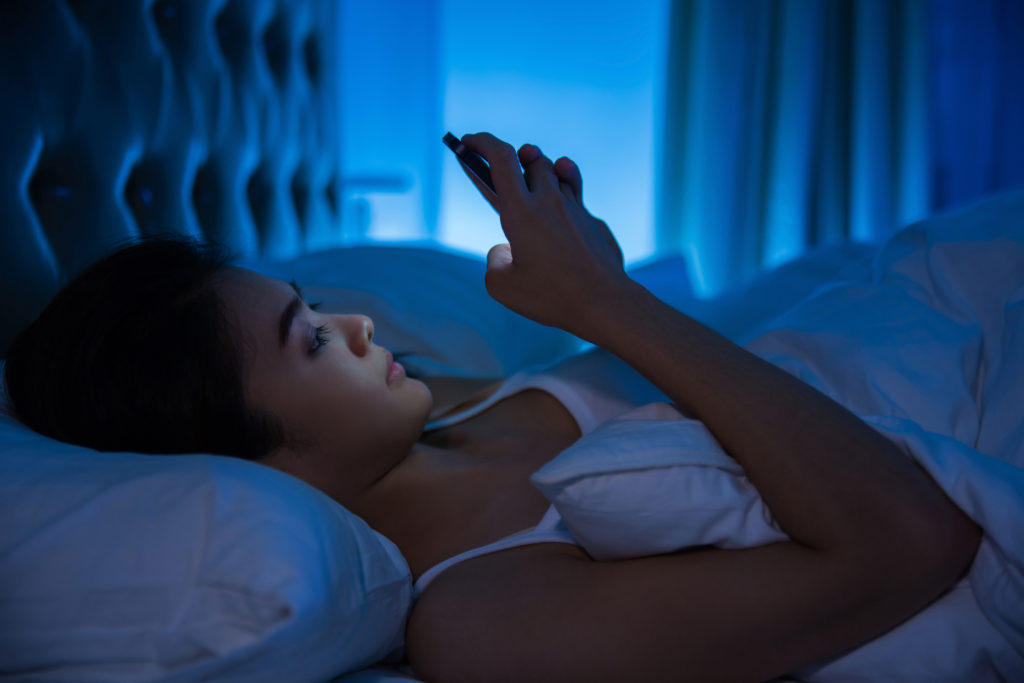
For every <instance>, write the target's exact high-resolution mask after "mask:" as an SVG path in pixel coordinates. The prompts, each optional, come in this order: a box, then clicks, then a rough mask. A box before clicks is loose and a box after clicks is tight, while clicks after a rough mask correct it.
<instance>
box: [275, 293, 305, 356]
mask: <svg viewBox="0 0 1024 683" xmlns="http://www.w3.org/2000/svg"><path fill="white" fill-rule="evenodd" d="M288 286H289V287H291V288H292V291H294V292H295V296H293V297H292V300H291V301H289V302H288V305H287V306H285V307H284V310H283V311H281V318H280V320H279V321H278V323H277V336H278V342H277V343H278V346H279V347H280V348H281V350H282V351H283V350H284V347H285V346H286V345H287V344H288V333H289V332H290V331H291V329H292V320H294V319H295V314H296V313H298V312H299V309H300V308H302V305H303V304H304V303H305V301H306V300H305V299H304V298H303V296H302V288H301V287H299V283H297V282H296V281H295V280H294V279H293V280H291V281H290V282H289V283H288Z"/></svg>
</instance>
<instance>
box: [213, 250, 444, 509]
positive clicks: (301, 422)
mask: <svg viewBox="0 0 1024 683" xmlns="http://www.w3.org/2000/svg"><path fill="white" fill-rule="evenodd" d="M216 288H217V292H218V294H219V295H220V297H221V299H222V300H223V302H224V304H225V306H226V307H227V309H228V314H229V316H231V318H232V320H233V322H234V323H235V325H236V326H237V329H238V330H240V332H241V334H242V340H243V353H244V363H245V374H244V381H245V392H246V399H247V401H248V403H249V404H250V405H251V406H252V407H254V408H256V409H257V410H260V411H262V412H264V413H266V414H268V415H270V416H273V417H275V418H276V419H278V420H279V421H280V422H281V424H282V426H283V428H284V435H285V441H286V443H285V445H284V446H282V448H280V449H278V450H277V451H275V452H274V453H271V454H270V455H269V456H268V457H267V458H265V459H264V460H263V462H265V463H266V464H268V465H271V466H272V467H276V468H278V469H282V470H284V471H286V472H289V473H290V474H293V475H295V476H297V477H299V478H300V479H303V480H305V481H306V482H307V483H309V484H312V485H313V486H316V487H317V488H319V489H321V490H322V491H324V492H326V493H327V494H328V495H330V496H332V497H333V498H335V500H338V501H339V502H342V503H343V504H351V503H353V502H355V501H356V500H358V497H359V496H360V495H362V494H364V493H366V492H367V491H368V490H369V488H370V487H371V486H372V484H374V483H375V482H377V481H378V480H379V479H380V478H381V477H382V476H383V475H385V474H387V472H389V471H390V470H391V469H392V468H393V467H394V466H395V465H397V464H398V463H400V462H401V461H402V460H403V459H404V458H405V457H406V456H407V455H408V454H409V451H410V450H411V448H412V446H413V444H414V443H415V442H416V440H417V439H418V438H419V436H420V434H421V433H422V431H423V426H424V424H425V423H426V420H427V415H428V414H429V413H430V408H431V403H432V399H431V395H430V392H429V390H428V389H427V388H426V386H425V385H424V384H423V383H422V382H419V381H417V380H414V379H410V378H408V377H406V376H405V371H404V370H403V369H402V367H401V366H400V365H396V364H394V363H393V362H392V357H391V354H390V353H389V352H388V351H387V349H385V348H384V347H382V346H378V345H376V344H374V343H373V322H372V321H371V320H370V319H369V318H367V317H366V316H363V315H331V314H323V313H317V312H315V311H312V310H310V308H309V307H308V306H307V305H306V304H305V302H303V301H302V299H301V298H300V297H299V295H298V292H296V291H295V290H294V289H293V288H292V287H291V286H290V285H288V284H286V283H284V282H281V281H280V280H274V279H271V278H268V277H265V276H262V275H259V274H257V273H254V272H252V271H247V270H242V269H231V270H229V271H227V272H226V273H225V274H224V275H223V276H222V277H221V278H220V280H219V281H218V283H217V285H216Z"/></svg>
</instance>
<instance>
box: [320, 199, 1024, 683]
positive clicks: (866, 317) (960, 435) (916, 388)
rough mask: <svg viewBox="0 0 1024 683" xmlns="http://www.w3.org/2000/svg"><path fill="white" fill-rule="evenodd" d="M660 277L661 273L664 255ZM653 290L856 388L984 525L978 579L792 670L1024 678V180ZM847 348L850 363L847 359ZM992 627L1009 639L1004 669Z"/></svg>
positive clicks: (836, 386) (837, 388) (790, 363)
mask: <svg viewBox="0 0 1024 683" xmlns="http://www.w3.org/2000/svg"><path fill="white" fill-rule="evenodd" d="M663 274H664V275H666V276H667V277H666V278H665V281H669V282H670V281H671V277H670V274H668V273H663ZM647 275H648V277H651V278H652V280H651V281H652V282H656V281H657V277H656V276H657V275H658V273H657V264H651V265H649V266H648V269H647ZM652 289H654V290H655V293H656V294H659V295H660V296H662V297H663V298H664V299H666V300H667V301H668V302H669V303H672V304H673V305H675V306H677V307H679V308H682V309H684V310H688V311H690V312H691V313H693V314H694V315H695V317H698V318H701V319H704V320H705V321H706V322H708V323H709V324H711V325H712V326H713V327H716V328H717V329H719V331H721V332H723V333H724V334H726V335H727V336H729V337H731V338H733V339H734V340H736V341H738V342H741V343H745V344H747V345H748V347H749V348H750V349H751V350H753V351H754V352H756V353H758V354H760V355H762V356H763V357H765V358H767V359H769V360H771V361H773V362H775V363H777V364H779V365H781V366H782V367H784V368H786V369H787V370H789V371H790V372H792V373H794V374H796V375H797V376H800V377H802V378H803V379H805V380H806V381H808V382H809V383H810V384H812V385H814V386H816V387H818V388H819V389H821V390H823V391H825V393H828V394H831V395H833V396H837V397H839V398H841V399H843V402H844V403H847V404H848V406H849V407H851V409H853V410H854V412H857V413H858V414H860V415H862V416H864V417H865V419H866V420H867V421H868V422H869V423H870V424H872V425H873V426H875V427H876V428H877V429H879V430H880V431H882V432H883V433H886V434H888V435H889V436H890V437H891V438H893V439H894V440H895V441H897V442H898V443H900V444H901V445H903V446H904V448H905V449H906V450H908V452H911V453H914V454H915V457H918V460H919V461H921V462H922V463H923V464H924V465H925V466H926V468H927V469H929V471H930V472H931V473H932V475H933V476H934V477H935V478H936V480H937V481H938V482H939V483H940V485H942V486H943V488H944V489H945V490H946V491H947V492H948V493H949V495H950V496H951V497H952V498H953V499H954V500H955V501H956V502H957V503H958V505H960V506H961V507H962V508H963V509H965V510H966V511H967V512H968V514H970V515H971V516H972V517H973V518H974V519H975V520H976V521H977V522H978V523H979V524H981V525H982V526H983V527H984V528H985V530H986V538H985V541H984V543H983V546H982V548H981V551H980V552H979V554H978V558H977V560H976V562H975V565H974V567H973V568H972V572H971V574H970V576H969V578H968V579H966V580H964V581H962V582H961V583H960V584H958V585H957V586H956V587H955V588H954V589H953V590H951V591H950V592H949V593H948V594H947V595H946V596H944V597H943V598H942V600H940V601H939V602H937V603H936V604H935V605H933V606H932V608H931V612H932V613H933V615H934V618H922V619H919V620H917V624H916V625H911V627H910V628H904V630H903V632H902V634H900V632H899V630H897V631H895V632H893V633H892V634H890V636H889V637H887V638H886V637H883V638H881V639H878V640H876V641H873V643H871V644H869V645H868V646H866V647H865V648H861V650H860V651H859V652H860V658H859V659H857V658H851V657H847V658H842V659H840V660H837V662H838V663H837V662H833V663H830V664H825V665H823V666H818V667H813V668H808V669H805V670H804V671H803V672H801V673H799V674H794V676H796V678H795V679H794V680H808V679H811V680H851V678H850V677H851V676H853V677H856V676H861V677H863V676H867V677H869V678H870V677H871V676H872V675H873V673H874V672H878V671H881V670H883V668H882V667H884V666H885V663H886V662H887V661H892V660H894V659H903V660H907V659H911V660H913V659H914V658H915V657H918V658H919V660H920V666H918V667H917V668H916V669H914V668H911V669H908V670H907V671H909V673H906V674H905V676H904V677H902V678H899V680H908V681H909V680H938V679H940V678H941V677H942V672H943V671H952V670H957V671H964V670H967V671H972V672H974V674H975V677H976V678H977V680H999V678H998V676H999V675H1002V676H1003V677H1004V678H1005V677H1006V676H1007V675H1009V676H1010V679H1013V677H1014V676H1017V675H1020V676H1022V677H1024V670H1022V669H1020V668H1018V667H1019V662H1020V661H1022V660H1021V658H1022V657H1024V420H1022V419H1021V416H1022V413H1024V408H1022V406H1024V191H1017V192H1012V193H1008V194H1006V195H1003V196H1001V197H999V198H997V199H995V200H991V201H989V202H986V203H984V204H982V205H979V206H977V207H975V208H973V209H971V210H969V211H967V212H963V213H958V214H955V215H950V216H947V217H940V218H936V219H932V220H930V221H928V222H927V223H926V224H923V225H919V226H912V227H911V228H909V229H907V230H905V231H903V232H902V233H900V234H899V235H898V236H896V237H895V238H894V239H892V240H890V241H889V242H888V243H887V244H886V245H883V246H882V247H879V248H867V247H861V246H852V247H842V248H837V249H831V250H826V251H824V252H820V253H819V254H817V255H812V256H810V257H806V258H804V259H801V260H800V261H798V262H796V263H793V264H790V265H789V266H787V267H785V268H783V269H782V270H780V271H777V272H776V273H773V274H770V275H768V276H767V277H766V278H763V279H762V280H761V281H759V282H757V283H754V284H753V285H752V286H751V287H749V288H745V289H744V290H743V291H742V292H737V293H733V294H730V295H727V296H726V297H723V298H721V299H719V300H718V301H717V302H713V303H707V302H695V301H693V300H692V299H689V298H688V295H687V293H686V292H684V291H682V290H676V291H672V290H671V288H669V289H668V290H666V291H663V292H659V291H656V287H655V288H652ZM883 311H884V312H885V313H884V314H883ZM902 319H906V320H908V321H910V324H900V323H899V322H898V321H899V320H902ZM829 326H831V327H829ZM844 326H847V327H848V329H846V330H844ZM857 326H860V329H861V333H854V332H853V328H855V327H857ZM864 326H867V329H868V330H869V332H868V333H867V334H863V330H864V329H865V328H864ZM873 326H874V327H873ZM858 334H859V336H858ZM836 358H849V359H850V360H851V362H849V363H847V364H845V365H843V364H840V365H839V366H838V367H837V366H836V364H835V362H834V361H835V359H836ZM854 359H855V361H854ZM936 364H939V365H941V366H942V367H948V368H949V370H950V372H949V373H947V374H945V375H943V376H942V377H941V378H938V379H936V377H935V375H934V373H930V372H926V370H927V369H928V368H929V367H930V366H932V367H934V366H935V365H936ZM865 365H866V366H868V367H874V368H875V369H876V370H879V371H880V373H881V374H879V375H876V377H880V378H881V379H878V380H873V381H869V382H865V381H864V379H865V377H866V374H865V373H864V372H862V371H857V370H856V368H857V367H859V366H865ZM850 404H852V405H850ZM920 456H924V457H920ZM970 632H973V633H974V635H975V636H976V638H975V639H974V640H971V639H970V638H966V636H968V635H970ZM893 634H895V635H893ZM978 638H980V639H981V640H984V639H990V638H1001V639H1003V640H1002V643H1001V646H1000V647H1001V648H1002V652H1003V654H1004V655H1005V656H1006V658H1004V659H1003V661H1002V664H1001V666H1002V667H1003V669H1002V672H1001V674H998V673H996V671H997V667H996V666H995V665H994V664H993V662H992V661H991V655H990V653H985V652H980V653H979V651H978V650H977V648H976V647H975V645H976V644H977V642H978ZM937 642H941V643H944V644H946V645H945V646H944V647H942V648H938V649H936V648H935V647H934V645H935V644H936V643H937ZM958 644H959V645H958ZM1004 646H1005V647H1004ZM1007 662H1009V663H1008V664H1007ZM851 663H852V667H851V666H848V665H850V664H851ZM1007 666H1008V667H1010V668H1006V667H1007ZM360 675H364V677H363V678H351V677H343V678H341V679H339V680H341V681H344V682H345V683H353V682H357V683H370V682H377V683H383V682H391V681H407V680H409V679H408V678H407V677H404V676H405V674H403V673H402V672H401V671H400V670H398V669H389V668H378V669H376V670H374V671H373V672H365V673H364V674H360ZM365 676H368V677H365ZM979 677H980V678H979ZM947 678H948V677H947ZM893 680H896V679H893ZM1022 680H1024V678H1022Z"/></svg>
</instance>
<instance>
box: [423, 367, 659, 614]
mask: <svg viewBox="0 0 1024 683" xmlns="http://www.w3.org/2000/svg"><path fill="white" fill-rule="evenodd" d="M526 389H540V390H542V391H546V392H547V393H549V394H551V396H553V397H554V398H555V399H556V400H557V401H558V402H559V403H561V404H562V405H563V406H564V407H565V409H566V410H567V411H568V412H569V414H570V415H572V417H573V419H574V420H576V424H577V425H578V426H579V429H580V434H581V435H582V434H589V433H590V432H592V431H594V429H595V428H596V427H597V426H598V425H600V424H601V423H602V422H604V421H606V420H610V419H611V418H613V417H615V416H617V415H620V414H622V413H624V412H626V411H627V410H631V409H633V408H635V407H636V406H640V405H646V404H648V403H653V402H655V401H666V400H668V399H667V397H666V396H665V395H664V394H663V393H661V392H660V391H658V389H657V388H655V387H654V385H652V384H651V383H650V382H648V381H647V380H646V379H644V377H643V376H642V375H640V374H639V373H638V372H636V371H635V370H633V368H631V367H630V366H629V365H627V364H626V363H624V362H623V361H622V360H620V359H619V358H617V357H616V356H614V355H612V354H610V353H608V352H607V351H605V350H603V349H598V348H594V349H591V350H589V351H586V352H583V353H580V354H577V355H574V356H569V357H567V358H564V359H562V360H560V361H558V362H556V363H554V364H553V365H550V366H548V367H546V368H539V369H537V368H534V369H529V370H524V371H522V372H518V373H516V374H515V375H513V376H511V377H509V378H508V379H507V380H506V381H505V382H504V383H502V385H501V386H500V387H498V389H497V390H495V391H494V392H493V393H492V394H491V395H490V396H488V397H487V398H485V399H484V400H483V401H481V402H480V403H477V404H476V405H474V406H471V407H470V408H467V409H465V410H462V411H458V412H456V413H453V414H449V415H445V416H444V417H442V418H440V419H437V420H433V421H431V422H428V423H427V425H426V427H425V429H424V431H431V430H434V429H440V428H442V427H448V426H450V425H453V424H457V423H459V422H462V421H463V420H467V419H469V418H471V417H473V416H474V415H479V414H480V413H482V412H483V411H485V410H487V409H488V408H490V407H491V406H493V405H494V404H495V403H497V402H498V401H500V400H502V399H504V398H508V397H509V396H512V395H513V394H517V393H519V392H520V391H524V390H526ZM535 543H571V544H573V545H578V544H577V543H576V540H575V539H574V538H573V536H572V534H571V533H570V532H569V530H568V529H567V528H566V526H565V523H564V522H563V521H562V517H561V515H559V514H558V511H557V510H555V508H554V506H549V507H548V511H547V513H545V515H544V517H543V518H542V519H541V520H540V522H539V523H538V524H537V526H535V527H533V528H531V529H526V530H525V531H521V532H519V533H517V534H513V535H512V536H506V537H505V538H503V539H501V540H499V541H495V542H494V543H489V544H487V545H484V546H480V547H478V548H473V549H472V550H467V551H466V552H463V553H459V554H458V555H455V556H453V557H449V558H448V559H447V560H444V561H443V562H439V563H438V564H436V565H434V566H433V567H431V568H430V569H428V570H427V571H425V572H423V574H421V575H420V578H419V579H417V580H416V583H415V584H414V585H413V595H414V597H415V598H418V597H419V596H420V594H422V593H423V591H424V590H425V589H426V587H427V586H428V585H429V584H430V582H431V581H433V580H434V579H435V578H437V576H438V575H439V574H440V573H441V572H443V571H444V570H446V569H448V568H450V567H452V566H454V565H456V564H458V563H460V562H464V561H465V560H469V559H471V558H474V557H480V556H481V555H487V554H490V553H495V552H498V551H499V550H507V549H508V548H516V547H519V546H524V545H532V544H535Z"/></svg>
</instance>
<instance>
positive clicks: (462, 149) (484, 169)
mask: <svg viewBox="0 0 1024 683" xmlns="http://www.w3.org/2000/svg"><path fill="white" fill-rule="evenodd" d="M443 140H444V144H446V145H448V146H449V147H451V149H452V151H453V152H455V156H457V157H458V158H459V161H461V162H462V163H464V164H465V165H466V168H468V169H469V170H470V171H471V172H472V173H473V175H475V176H476V177H477V179H478V180H479V181H480V182H482V183H483V184H484V185H486V186H487V187H488V188H490V190H491V192H494V194H498V193H497V192H496V191H495V190H494V181H493V180H491V167H490V166H488V165H487V161H486V160H485V159H484V158H483V157H482V156H480V155H479V154H477V153H476V152H474V151H473V150H471V149H469V148H467V147H466V146H465V145H464V144H462V140H459V139H458V138H457V137H455V136H454V135H452V134H451V133H445V134H444V138H443Z"/></svg>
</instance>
